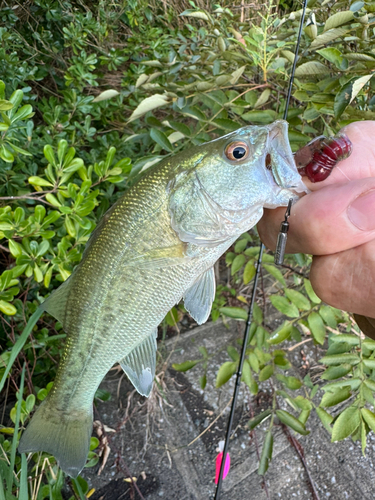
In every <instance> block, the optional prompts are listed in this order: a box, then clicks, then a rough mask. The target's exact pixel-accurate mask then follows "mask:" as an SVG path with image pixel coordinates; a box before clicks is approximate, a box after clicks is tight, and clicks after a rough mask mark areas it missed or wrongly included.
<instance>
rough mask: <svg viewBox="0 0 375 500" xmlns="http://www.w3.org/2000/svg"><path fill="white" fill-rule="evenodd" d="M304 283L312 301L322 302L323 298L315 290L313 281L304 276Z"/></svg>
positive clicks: (315, 302)
mask: <svg viewBox="0 0 375 500" xmlns="http://www.w3.org/2000/svg"><path fill="white" fill-rule="evenodd" d="M303 283H304V285H305V290H306V293H307V295H308V296H309V299H310V300H311V302H314V304H320V303H321V300H320V298H319V297H318V296H317V295H316V293H315V292H314V290H313V287H312V286H311V281H310V280H308V279H306V278H304V279H303Z"/></svg>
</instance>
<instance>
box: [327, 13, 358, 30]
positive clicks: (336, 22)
mask: <svg viewBox="0 0 375 500" xmlns="http://www.w3.org/2000/svg"><path fill="white" fill-rule="evenodd" d="M353 19H354V14H353V12H351V11H350V10H346V11H341V12H336V13H335V14H333V15H332V16H330V17H329V18H328V19H327V21H326V23H325V25H324V30H323V31H324V32H325V31H328V30H330V29H332V28H337V27H338V26H341V25H343V24H346V23H348V22H350V21H352V20H353Z"/></svg>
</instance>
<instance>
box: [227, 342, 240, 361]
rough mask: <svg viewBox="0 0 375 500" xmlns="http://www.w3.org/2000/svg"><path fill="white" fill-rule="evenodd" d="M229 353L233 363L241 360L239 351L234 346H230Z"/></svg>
mask: <svg viewBox="0 0 375 500" xmlns="http://www.w3.org/2000/svg"><path fill="white" fill-rule="evenodd" d="M227 353H228V355H229V357H230V358H232V360H233V361H238V360H239V359H240V355H239V354H238V351H237V349H236V348H235V347H234V346H232V345H229V346H228V347H227Z"/></svg>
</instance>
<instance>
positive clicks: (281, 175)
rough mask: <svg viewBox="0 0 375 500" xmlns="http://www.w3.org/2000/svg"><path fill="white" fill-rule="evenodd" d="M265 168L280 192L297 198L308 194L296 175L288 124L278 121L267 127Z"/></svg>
mask: <svg viewBox="0 0 375 500" xmlns="http://www.w3.org/2000/svg"><path fill="white" fill-rule="evenodd" d="M265 168H266V170H267V171H268V172H269V174H270V175H269V179H270V181H271V182H273V183H274V184H276V186H277V187H278V188H280V189H281V190H283V189H285V190H288V191H290V192H291V193H292V194H294V195H295V196H296V198H297V197H300V196H301V194H302V193H306V192H308V190H307V188H306V186H305V185H304V183H303V181H302V178H301V176H300V174H299V173H298V170H297V167H296V164H295V161H294V156H293V153H292V150H291V148H290V144H289V139H288V124H287V122H286V121H284V120H278V121H276V122H274V123H272V124H271V125H269V132H268V145H267V153H266V155H265Z"/></svg>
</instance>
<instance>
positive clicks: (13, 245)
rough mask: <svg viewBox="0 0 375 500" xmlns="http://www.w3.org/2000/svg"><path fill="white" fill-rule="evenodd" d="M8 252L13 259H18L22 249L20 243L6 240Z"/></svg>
mask: <svg viewBox="0 0 375 500" xmlns="http://www.w3.org/2000/svg"><path fill="white" fill-rule="evenodd" d="M8 245H9V250H10V253H11V254H12V255H13V257H19V256H20V255H22V254H23V247H22V245H21V244H20V243H18V242H17V241H14V240H8Z"/></svg>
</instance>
